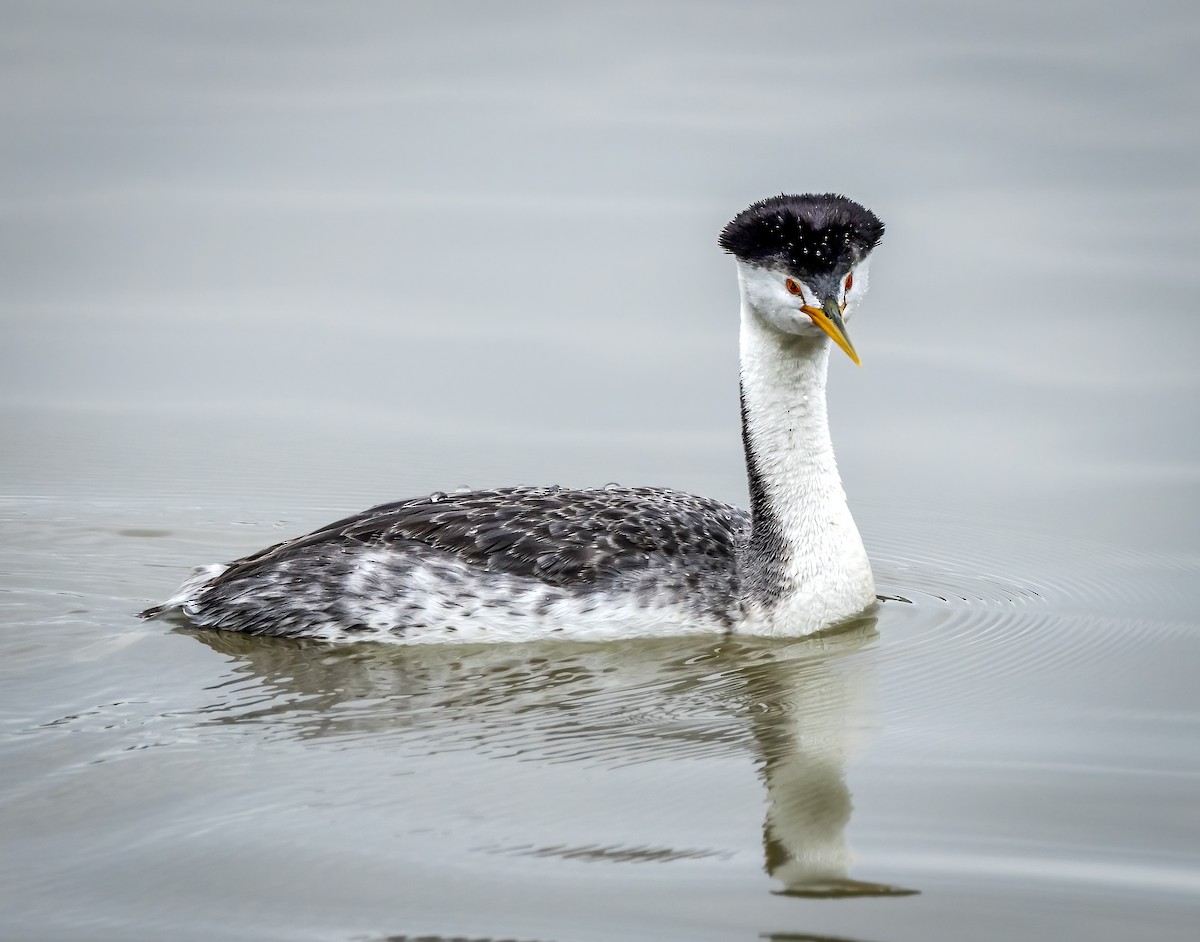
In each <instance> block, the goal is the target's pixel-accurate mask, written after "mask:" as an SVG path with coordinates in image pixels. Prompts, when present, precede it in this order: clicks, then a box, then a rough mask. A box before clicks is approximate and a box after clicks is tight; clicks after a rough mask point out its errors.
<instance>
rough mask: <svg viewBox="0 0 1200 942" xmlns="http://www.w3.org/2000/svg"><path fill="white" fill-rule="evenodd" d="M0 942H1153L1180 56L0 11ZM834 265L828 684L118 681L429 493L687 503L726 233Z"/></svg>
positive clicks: (742, 660) (926, 22)
mask: <svg viewBox="0 0 1200 942" xmlns="http://www.w3.org/2000/svg"><path fill="white" fill-rule="evenodd" d="M0 16H2V17H3V22H4V27H3V29H2V30H0V49H2V55H0V62H2V63H3V65H2V66H0V118H2V121H0V148H2V151H0V153H2V154H3V159H2V160H0V218H2V222H3V224H2V225H0V330H2V333H0V432H2V436H3V443H4V444H3V446H2V447H0V532H2V533H3V538H2V541H0V619H2V621H0V841H2V844H0V938H4V939H13V940H21V942H51V940H128V942H140V940H146V942H151V940H162V939H168V938H169V939H172V940H213V939H222V940H224V939H236V940H242V939H244V940H301V939H303V940H320V942H382V940H388V939H390V940H415V939H423V940H443V942H444V940H517V942H576V940H578V942H587V940H618V939H620V940H626V939H638V940H643V939H644V940H680V942H683V940H722V942H723V940H739V942H740V940H747V942H748V940H756V939H772V940H777V942H783V940H793V942H796V940H813V939H825V940H830V939H836V940H843V942H845V940H853V942H902V940H924V942H928V940H960V939H964V938H969V939H987V940H991V939H997V940H1000V939H1030V940H1034V939H1045V940H1064V939H1088V940H1126V939H1139V940H1142V939H1149V940H1161V939H1187V940H1191V939H1194V938H1195V937H1196V932H1197V928H1196V927H1197V925H1198V924H1200V800H1198V799H1200V684H1197V681H1196V671H1197V666H1198V665H1200V616H1198V615H1197V611H1198V606H1197V602H1198V601H1200V539H1198V537H1197V533H1200V508H1198V498H1200V435H1198V434H1197V429H1198V428H1200V376H1198V374H1197V371H1196V368H1195V363H1196V357H1197V354H1198V353H1200V316H1197V312H1196V310H1195V302H1194V299H1195V297H1196V296H1197V292H1198V290H1200V268H1198V267H1197V265H1196V261H1195V260H1196V258H1197V257H1198V255H1200V222H1198V220H1200V188H1198V186H1197V183H1196V168H1197V166H1200V123H1198V122H1196V121H1195V115H1196V113H1197V105H1198V104H1200V102H1198V100H1197V99H1198V98H1200V74H1198V73H1200V69H1198V66H1197V65H1196V62H1197V46H1198V40H1200V15H1198V14H1197V12H1196V9H1195V7H1194V5H1192V4H1184V3H1175V4H1170V3H1161V4H1156V3H1146V4H1136V5H1135V4H1119V3H1090V2H1089V3H1083V2H1079V3H1036V4H1033V3H1031V4H1024V3H1008V4H1003V5H994V6H991V7H986V8H985V7H983V6H982V5H971V6H965V5H962V4H953V3H934V2H927V3H905V4H895V3H884V2H875V3H865V4H857V5H848V4H842V5H832V4H826V5H811V6H810V5H807V4H794V3H776V4H772V3H737V4H734V3H729V4H706V3H686V4H685V3H658V4H654V5H650V4H622V3H607V4H604V5H594V6H591V7H584V6H578V5H568V4H544V5H543V4H520V3H508V4H486V5H485V4H456V3H436V4H417V3H410V4H384V3H378V4H362V3H339V4H322V3H299V2H287V3H283V2H279V3H269V2H259V3H254V4H245V3H243V2H216V0H209V2H206V3H204V4H192V5H188V6H183V5H178V4H168V5H164V4H157V3H151V2H147V3H135V2H128V0H113V2H109V3H105V4H94V3H90V2H82V0H80V2H61V3H44V2H40V0H38V2H27V3H16V2H5V3H3V4H0ZM781 190H785V191H804V190H817V191H824V190H837V191H842V192H846V193H847V194H849V195H851V196H853V197H854V198H856V199H859V200H860V201H862V202H864V203H865V204H867V205H868V206H870V207H872V208H873V209H875V210H876V211H877V212H878V213H879V214H880V216H882V217H883V219H884V220H885V221H886V222H887V224H888V235H887V237H886V239H885V242H884V245H883V246H882V247H881V248H880V250H879V251H878V253H877V256H876V260H875V263H874V265H873V267H872V274H873V278H872V283H873V290H872V294H871V296H870V297H869V298H868V299H867V301H866V303H865V305H864V307H863V310H862V311H861V313H860V316H859V318H858V319H857V320H856V321H855V324H854V325H853V330H854V339H855V343H856V345H857V347H858V349H859V351H860V352H861V354H862V356H863V362H864V367H863V368H862V369H861V370H859V369H856V368H854V367H853V366H852V365H851V364H850V363H849V362H846V361H844V360H839V361H838V362H835V364H834V367H833V371H832V376H831V393H830V398H831V406H832V410H833V417H832V420H833V424H834V436H835V440H836V443H837V445H838V450H839V456H840V460H841V464H842V468H843V473H844V477H845V481H846V485H847V489H848V491H849V493H850V495H851V501H852V504H853V506H854V508H855V513H856V516H857V519H858V521H859V524H860V528H861V530H862V531H863V534H864V538H865V540H866V542H867V545H868V548H869V549H870V551H871V553H872V558H873V559H874V561H875V564H876V569H877V573H878V581H879V585H880V591H881V592H883V593H886V594H887V595H889V596H893V597H894V598H893V600H890V601H886V602H884V603H882V604H881V605H880V607H879V610H878V611H877V612H876V613H875V614H874V615H873V616H871V617H867V618H864V619H863V620H862V621H861V622H860V623H858V624H856V625H854V626H853V627H852V628H851V629H850V630H848V631H845V632H842V633H839V634H837V635H833V636H828V637H823V638H814V639H807V640H799V641H795V642H791V643H774V644H768V643H762V642H758V643H750V642H744V641H729V640H722V639H716V638H690V639H674V640H667V641H662V640H658V641H650V640H648V641H645V642H639V643H620V644H611V645H574V644H569V643H560V644H538V645H511V646H493V647H454V646H445V647H427V648H423V649H404V648H398V647H374V646H369V645H363V646H358V647H344V648H328V647H322V646H319V645H305V644H301V643H293V642H281V641H278V640H256V639H244V638H238V637H228V636H220V635H214V634H204V633H194V632H187V631H183V630H178V629H174V630H173V629H171V628H170V627H169V626H164V625H161V624H149V625H148V624H143V623H140V622H138V621H137V620H135V619H134V618H133V617H132V612H134V611H136V610H137V609H139V608H141V607H143V606H144V605H146V604H148V603H149V602H151V601H156V600H160V599H162V598H163V597H164V596H165V595H166V594H167V593H169V592H170V591H171V590H172V589H173V587H174V586H175V585H176V584H177V583H178V581H179V580H180V578H181V577H182V576H183V575H184V574H185V573H186V572H187V571H188V570H189V569H190V568H191V567H192V566H194V565H197V564H200V563H205V562H212V561H220V560H224V559H229V558H232V557H234V556H238V555H241V554H243V553H245V552H248V551H251V550H253V549H256V548H258V547H260V546H262V545H265V544H267V543H270V542H274V541H276V540H278V539H281V538H283V537H284V536H287V535H290V534H294V533H299V532H302V531H304V530H306V529H309V528H311V527H313V526H316V525H318V524H321V523H324V522H327V521H328V520H330V519H333V518H335V517H338V516H341V515H343V514H345V513H348V512H352V511H355V510H359V509H361V508H363V507H366V506H368V505H370V504H372V503H377V502H380V501H383V500H389V499H395V498H398V497H403V496H408V495H411V494H420V493H425V492H429V491H431V490H434V489H446V488H452V487H455V486H459V485H462V484H469V485H473V486H489V485H499V484H506V483H548V482H557V483H563V484H576V485H598V484H603V483H605V482H608V481H613V480H616V481H620V482H622V483H627V484H639V483H647V484H662V485H670V486H674V487H680V488H685V489H689V490H693V491H697V492H700V493H704V494H709V495H712V496H715V497H719V498H723V499H727V500H732V501H736V502H744V501H745V482H744V478H743V470H742V465H741V454H740V442H739V436H738V427H737V399H736V382H737V375H736V374H737V361H736V333H737V327H736V322H737V314H736V305H737V292H736V284H735V279H734V274H733V266H732V263H731V262H730V261H729V260H728V259H727V258H725V257H723V256H722V255H721V254H720V252H719V250H718V249H717V247H716V244H715V238H716V233H717V231H718V230H719V228H720V227H721V225H723V223H724V222H725V221H726V220H727V219H728V218H729V217H730V216H732V215H733V214H734V213H736V212H737V211H738V210H739V209H741V208H742V207H743V206H745V205H746V204H747V203H749V202H750V201H752V200H754V199H757V198H759V197H762V196H766V195H769V194H771V193H775V192H779V191H781Z"/></svg>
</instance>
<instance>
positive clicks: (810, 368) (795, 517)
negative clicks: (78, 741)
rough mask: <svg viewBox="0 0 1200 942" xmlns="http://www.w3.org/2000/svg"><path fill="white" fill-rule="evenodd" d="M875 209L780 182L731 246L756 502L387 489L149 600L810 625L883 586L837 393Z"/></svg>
mask: <svg viewBox="0 0 1200 942" xmlns="http://www.w3.org/2000/svg"><path fill="white" fill-rule="evenodd" d="M882 236H883V223H882V222H880V220H879V219H878V217H876V216H875V214H874V213H872V212H871V211H870V210H868V209H866V208H864V207H863V206H860V205H859V204H858V203H855V202H854V201H852V200H849V199H847V198H845V197H843V196H837V195H834V194H824V195H805V196H787V195H781V196H774V197H771V198H769V199H765V200H762V201H760V202H757V203H754V204H753V205H752V206H750V207H748V208H747V209H745V210H743V211H742V212H741V213H739V214H738V215H737V216H736V217H735V218H734V219H733V220H732V221H731V222H730V223H729V224H728V225H727V226H726V227H725V228H724V229H723V230H722V232H721V235H720V239H719V242H720V245H721V247H722V248H723V249H725V251H727V252H728V253H730V254H731V255H733V257H734V259H735V260H736V262H737V272H738V284H739V287H740V290H741V332H740V361H741V405H742V410H741V411H742V442H743V445H744V448H745V453H746V471H747V476H748V478H749V489H750V511H749V512H746V511H744V510H741V509H739V508H737V507H733V506H731V505H729V504H725V503H721V502H720V501H715V500H709V499H707V498H704V497H696V496H694V495H692V494H685V493H682V492H680V491H673V490H668V489H664V488H655V487H617V486H612V485H610V486H608V487H604V488H586V489H570V488H564V487H507V488H499V489H496V490H484V491H465V492H455V493H449V494H446V493H440V492H439V493H435V494H432V495H430V496H427V497H417V498H413V499H411V500H404V501H399V502H396V503H391V504H381V505H379V506H378V507H373V508H371V509H370V510H367V511H364V512H363V513H360V514H356V515H354V516H352V517H346V518H345V519H343V520H338V521H336V522H335V523H331V524H329V525H328V526H326V527H322V528H321V529H319V530H315V531H313V532H312V533H309V534H306V535H304V536H299V537H295V538H294V539H291V540H286V541H285V542H283V543H278V544H276V545H274V546H271V547H268V548H267V549H264V550H262V551H260V552H258V553H254V554H253V555H251V556H247V557H245V558H244V559H239V560H236V561H234V562H232V563H229V564H227V565H223V566H222V565H216V566H208V567H204V568H202V569H200V570H197V572H196V573H194V574H193V575H192V576H191V577H190V578H189V579H188V580H187V581H185V582H184V584H183V585H182V586H181V587H180V589H179V591H178V592H177V593H176V594H175V595H174V596H173V597H172V598H170V599H168V600H167V601H166V602H165V603H163V604H162V605H159V606H155V607H153V608H149V609H146V610H145V611H144V612H142V613H141V614H142V617H145V618H150V617H154V616H156V615H161V614H169V613H178V614H182V615H183V616H185V617H186V619H187V620H188V621H189V622H190V623H191V624H193V625H196V626H198V627H203V628H216V629H224V630H229V631H240V632H244V633H247V634H254V635H278V636H284V637H304V638H314V639H319V640H324V641H351V640H376V641H391V642H402V643H415V642H433V641H460V642H465V641H527V640H533V639H537V638H546V637H564V638H573V639H576V640H606V639H613V638H623V637H634V636H646V635H669V634H690V633H695V632H706V631H716V632H735V633H744V634H755V635H777V636H798V635H805V634H811V633H812V632H815V631H819V630H821V629H823V628H827V627H830V626H831V625H834V624H837V623H838V622H841V621H844V620H846V619H848V618H850V617H852V616H854V615H856V614H858V613H860V612H862V611H863V610H865V609H867V608H868V607H870V606H871V605H872V604H873V603H874V601H875V584H874V579H873V577H872V574H871V564H870V561H869V560H868V558H867V553H866V550H865V548H864V547H863V543H862V539H861V537H860V536H859V534H858V529H857V527H856V526H855V525H854V519H853V518H852V517H851V515H850V509H849V506H848V505H847V503H846V495H845V491H844V490H843V488H842V482H841V478H840V477H839V476H838V470H837V463H836V461H835V459H834V454H833V445H832V443H831V441H830V437H829V421H828V414H827V411H826V408H825V380H826V374H827V371H828V366H829V350H830V343H831V342H832V343H835V344H837V345H838V346H839V347H840V348H841V349H842V350H844V351H845V352H846V354H848V355H849V357H850V358H851V359H852V360H853V361H854V362H855V363H858V362H859V359H858V354H857V353H856V352H855V349H854V346H853V345H852V344H851V343H850V339H849V337H848V336H847V334H846V326H845V322H846V321H848V320H849V319H850V317H851V315H852V314H853V312H854V310H855V308H856V307H857V306H858V303H859V302H860V301H861V300H862V297H863V295H864V294H866V291H867V269H868V264H869V261H870V255H871V252H872V250H873V249H874V248H875V246H877V245H878V244H879V241H880V239H881V238H882Z"/></svg>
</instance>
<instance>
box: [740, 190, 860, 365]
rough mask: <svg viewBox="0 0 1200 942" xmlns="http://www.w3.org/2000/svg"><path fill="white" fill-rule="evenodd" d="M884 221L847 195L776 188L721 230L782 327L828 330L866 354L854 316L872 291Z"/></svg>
mask: <svg viewBox="0 0 1200 942" xmlns="http://www.w3.org/2000/svg"><path fill="white" fill-rule="evenodd" d="M882 238H883V223H882V222H880V221H879V217H878V216H876V215H875V214H874V213H873V212H871V211H870V210H869V209H867V208H865V207H863V206H860V205H859V204H858V203H856V202H854V201H853V200H849V199H846V197H844V196H837V195H835V194H832V193H826V194H822V195H819V196H816V195H811V194H810V195H805V196H772V197H771V198H770V199H765V200H761V201H759V202H757V203H755V204H754V205H753V206H750V207H748V208H746V209H744V210H742V212H740V213H738V214H737V216H735V217H734V218H733V220H732V221H731V222H730V223H729V225H727V226H726V227H725V228H724V229H723V230H722V231H721V237H720V243H721V248H723V249H725V251H727V252H729V254H731V255H733V256H734V257H735V258H736V259H737V261H738V277H739V279H740V281H741V285H742V295H743V297H744V298H745V301H746V303H747V305H748V306H749V307H750V309H751V311H752V312H753V313H754V314H755V315H757V316H758V317H760V318H762V319H763V320H765V321H766V322H767V323H768V324H770V325H771V326H772V327H774V328H775V329H776V330H778V331H780V332H782V333H784V334H791V335H795V336H800V337H814V338H816V337H819V336H821V334H822V333H824V334H826V335H828V336H829V337H830V338H832V339H833V342H834V343H836V344H837V345H838V346H839V347H841V348H842V349H843V350H844V351H846V353H847V355H849V357H850V359H852V360H853V361H854V362H855V363H858V362H859V359H858V354H857V353H856V352H855V350H854V345H853V344H852V343H850V338H849V337H848V336H847V335H846V321H848V320H849V319H850V317H851V315H852V314H853V313H854V309H855V307H857V305H858V302H859V301H861V300H862V297H863V295H865V294H866V293H867V266H868V262H869V261H870V255H871V250H872V249H874V248H875V246H877V245H878V244H879V241H880V239H882Z"/></svg>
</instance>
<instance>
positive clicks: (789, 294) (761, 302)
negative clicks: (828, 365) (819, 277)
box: [737, 255, 871, 339]
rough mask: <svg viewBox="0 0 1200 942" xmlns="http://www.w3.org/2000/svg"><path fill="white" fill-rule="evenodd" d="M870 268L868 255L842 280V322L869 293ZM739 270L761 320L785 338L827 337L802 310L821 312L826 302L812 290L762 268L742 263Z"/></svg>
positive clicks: (749, 300)
mask: <svg viewBox="0 0 1200 942" xmlns="http://www.w3.org/2000/svg"><path fill="white" fill-rule="evenodd" d="M870 264H871V257H870V256H869V255H868V256H867V257H866V258H864V259H863V260H862V261H861V262H859V263H858V264H857V265H856V266H855V267H854V268H853V269H851V271H850V273H849V274H848V275H846V276H845V277H843V278H842V280H841V283H840V285H839V286H838V298H837V302H838V306H839V307H841V308H842V320H843V322H848V321H849V320H850V318H851V317H852V316H853V315H854V311H855V309H856V308H857V307H858V303H859V302H860V301H861V300H862V299H863V295H865V294H866V293H867V280H868V269H869V268H870ZM737 266H738V281H739V283H740V284H741V286H742V297H743V298H745V299H746V302H747V303H748V304H749V306H750V308H751V310H753V311H754V313H755V314H757V315H758V316H759V317H760V318H762V319H763V320H765V321H766V322H767V323H768V324H770V325H771V326H772V327H774V328H775V329H776V330H778V331H781V332H782V333H785V334H795V335H797V336H800V337H812V338H813V339H816V338H819V337H821V336H823V335H824V334H825V331H823V330H822V329H821V328H820V327H818V326H817V325H816V324H814V323H813V320H812V317H811V316H810V315H809V314H807V313H805V311H804V310H803V308H805V307H809V308H814V309H816V310H820V309H821V305H822V303H823V299H822V298H818V297H817V296H816V294H815V293H814V292H813V290H812V288H811V287H809V286H808V285H806V284H804V282H802V281H800V280H799V279H798V278H789V277H788V276H787V275H786V274H784V273H783V272H780V271H775V270H772V269H768V268H760V267H759V266H757V265H751V264H748V263H746V262H743V261H740V260H739V261H738V263H737ZM847 284H849V288H847Z"/></svg>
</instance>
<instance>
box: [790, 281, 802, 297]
mask: <svg viewBox="0 0 1200 942" xmlns="http://www.w3.org/2000/svg"><path fill="white" fill-rule="evenodd" d="M787 289H788V294H801V293H802V292H801V291H800V286H799V285H798V284H796V282H794V281H792V279H791V278H789V279H788V280H787Z"/></svg>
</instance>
